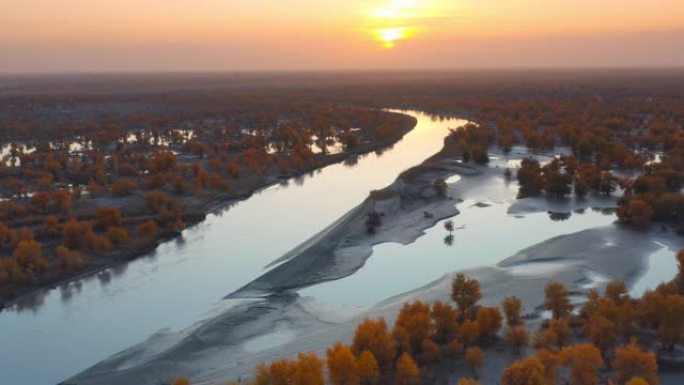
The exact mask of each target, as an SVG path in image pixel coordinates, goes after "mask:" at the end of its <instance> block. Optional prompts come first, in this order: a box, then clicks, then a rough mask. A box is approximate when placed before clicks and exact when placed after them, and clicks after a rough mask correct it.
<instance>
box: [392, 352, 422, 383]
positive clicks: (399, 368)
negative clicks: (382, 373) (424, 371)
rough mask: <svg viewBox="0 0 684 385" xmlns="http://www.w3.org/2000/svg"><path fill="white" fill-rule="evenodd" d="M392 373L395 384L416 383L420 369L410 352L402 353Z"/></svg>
mask: <svg viewBox="0 0 684 385" xmlns="http://www.w3.org/2000/svg"><path fill="white" fill-rule="evenodd" d="M394 375H395V378H396V383H397V385H416V384H418V380H419V378H420V377H419V376H420V369H419V368H418V365H417V364H416V362H415V361H414V360H413V358H412V357H411V355H410V354H408V353H403V354H402V355H401V356H400V357H399V359H398V360H397V365H396V369H395V373H394Z"/></svg>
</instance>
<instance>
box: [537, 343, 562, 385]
mask: <svg viewBox="0 0 684 385" xmlns="http://www.w3.org/2000/svg"><path fill="white" fill-rule="evenodd" d="M535 357H536V358H537V359H538V360H539V362H541V363H542V365H543V366H544V385H556V381H557V379H558V368H559V366H560V357H559V356H558V354H557V353H554V352H552V351H550V350H547V349H540V350H537V354H536V355H535Z"/></svg>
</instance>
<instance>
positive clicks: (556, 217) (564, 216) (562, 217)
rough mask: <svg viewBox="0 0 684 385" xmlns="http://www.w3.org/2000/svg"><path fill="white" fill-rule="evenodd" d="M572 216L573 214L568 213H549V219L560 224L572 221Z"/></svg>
mask: <svg viewBox="0 0 684 385" xmlns="http://www.w3.org/2000/svg"><path fill="white" fill-rule="evenodd" d="M571 216H572V213H570V212H567V213H554V212H552V211H549V218H551V220H552V221H555V222H559V221H566V220H568V219H570V217H571Z"/></svg>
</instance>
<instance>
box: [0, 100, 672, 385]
mask: <svg viewBox="0 0 684 385" xmlns="http://www.w3.org/2000/svg"><path fill="white" fill-rule="evenodd" d="M405 113H407V114H409V115H412V116H414V117H415V118H416V119H417V120H418V124H417V126H416V127H415V128H414V129H413V130H412V131H411V132H409V133H408V134H407V135H406V136H405V137H404V138H403V139H402V140H400V141H399V142H398V143H396V144H395V145H394V146H393V147H392V148H391V149H387V150H385V151H384V152H383V153H382V154H377V153H372V154H369V155H366V156H363V157H360V158H359V159H358V162H356V163H355V164H354V165H353V166H352V165H344V164H337V165H331V166H328V167H325V168H323V169H321V170H319V171H317V172H315V173H313V174H312V175H308V176H306V177H303V178H299V179H297V180H291V181H289V183H288V184H287V185H276V186H272V187H269V188H266V189H263V190H261V191H259V192H257V193H255V194H254V195H253V196H252V197H250V198H249V199H247V200H245V201H241V202H238V203H236V204H234V205H232V206H231V207H229V208H227V209H225V210H223V211H222V212H221V213H217V214H212V215H209V216H208V217H207V219H206V220H205V221H204V222H202V223H201V224H199V225H197V226H194V227H193V228H190V229H187V230H185V231H184V232H183V237H182V240H174V241H170V242H167V243H165V244H163V245H161V246H160V247H159V248H158V249H157V250H156V252H154V253H152V254H150V255H148V256H145V257H142V258H140V259H137V260H135V261H132V262H130V263H128V264H126V265H122V266H119V267H115V268H111V269H108V270H106V271H104V272H101V273H100V274H97V275H95V276H92V277H89V278H84V279H82V280H79V281H76V282H72V283H70V284H68V285H64V286H63V287H58V288H55V289H51V290H46V291H44V292H42V293H38V294H37V295H35V296H33V297H32V298H31V299H30V300H29V301H25V302H27V304H26V305H24V306H21V307H19V306H15V307H13V308H9V309H5V310H4V311H2V312H1V313H0V353H1V355H2V359H1V360H0V373H1V375H2V383H6V384H17V385H49V384H56V383H57V382H59V381H61V380H64V379H66V378H68V377H70V376H72V375H74V374H76V373H78V372H80V371H81V370H83V369H86V368H87V367H89V366H91V365H93V364H95V363H96V362H98V361H100V360H102V359H104V358H106V357H108V356H110V355H112V354H114V353H116V352H118V351H120V350H122V349H125V348H127V347H129V346H131V345H133V344H135V343H138V342H140V341H142V340H144V339H145V338H146V337H148V336H150V335H151V334H152V333H154V332H156V331H159V330H160V329H163V328H173V329H179V328H183V327H186V326H189V325H190V324H192V323H193V322H195V321H197V320H199V319H201V318H203V317H204V316H206V315H207V314H208V312H210V311H211V310H212V308H214V307H215V305H216V304H218V303H219V301H220V300H221V298H222V297H224V296H225V295H227V294H229V293H231V292H233V291H234V290H236V289H238V288H240V287H241V286H243V285H245V284H246V283H248V282H249V281H251V280H253V279H255V278H257V277H258V276H259V275H261V274H263V273H264V272H265V270H264V266H266V265H267V264H268V263H269V262H271V261H273V260H274V259H276V258H278V257H280V256H281V255H283V254H284V253H286V252H287V251H289V250H291V249H292V248H294V247H295V246H297V245H298V244H300V243H301V242H303V241H305V240H307V239H308V238H309V237H311V236H312V235H313V234H315V233H317V232H318V231H320V230H321V229H323V228H324V227H326V226H328V225H329V224H331V223H332V222H334V221H335V220H336V219H338V218H339V217H340V216H342V215H343V214H345V213H346V212H347V211H349V210H350V209H352V208H353V207H354V206H356V205H358V204H359V203H360V202H361V201H362V200H363V199H364V198H366V196H367V195H368V193H369V191H371V190H373V189H378V188H382V187H385V186H386V185H388V184H390V183H392V182H393V181H394V180H395V179H396V177H397V175H398V174H399V173H400V172H401V171H403V170H405V169H407V168H409V167H411V166H414V165H416V164H418V163H420V162H422V161H423V160H424V159H426V158H427V157H429V156H430V155H432V154H434V153H435V152H437V151H438V150H439V149H440V148H441V146H442V143H443V139H444V137H445V136H446V134H447V133H448V130H449V128H455V127H457V126H460V125H462V124H464V123H466V121H464V120H459V119H447V120H441V121H440V120H433V119H432V118H431V117H430V116H428V115H425V114H423V113H421V112H416V111H408V112H405ZM499 161H500V162H504V163H503V165H505V161H506V160H505V159H501V160H499ZM488 188H492V189H493V191H497V193H496V194H495V195H496V197H490V196H487V192H486V191H483V194H482V197H481V198H482V199H479V197H478V202H481V201H484V202H487V203H488V204H490V206H488V207H478V206H476V205H474V204H475V203H477V202H475V201H466V202H464V203H461V204H459V209H460V210H461V211H462V214H461V215H459V216H457V217H456V218H455V220H454V221H455V222H456V225H457V226H459V225H462V224H465V225H466V228H465V229H464V230H459V231H457V232H456V233H455V234H454V235H455V239H454V244H453V246H451V247H447V246H445V245H444V244H443V242H442V241H443V237H444V235H445V232H444V229H443V228H442V226H441V224H440V225H439V226H436V227H434V228H433V229H430V230H429V231H428V232H427V235H426V236H424V237H422V238H420V239H419V240H418V241H417V242H415V243H413V244H411V245H410V246H401V245H397V244H385V245H378V246H376V247H375V249H374V255H373V257H372V258H371V259H370V260H369V262H368V264H367V265H366V266H365V267H364V268H363V269H361V270H359V271H358V272H357V273H356V274H354V275H352V276H350V277H348V278H346V279H342V280H339V281H336V282H328V283H324V284H321V285H318V286H314V287H311V288H309V289H304V290H302V291H301V294H302V295H311V296H314V297H317V298H318V299H319V300H322V301H331V302H334V303H345V304H350V305H358V306H366V305H370V304H372V303H374V302H376V301H378V300H381V299H384V298H386V297H388V296H391V295H394V294H397V293H400V292H402V291H406V290H411V289H415V288H417V287H420V286H422V285H425V284H427V283H428V282H430V281H431V280H434V279H436V278H438V277H439V276H441V275H442V274H444V273H445V272H448V271H453V270H457V269H460V268H465V267H471V266H474V265H493V264H495V263H496V262H498V261H499V260H500V259H502V258H503V257H506V256H508V255H510V254H512V253H514V252H515V251H517V250H519V249H522V248H524V247H526V246H529V245H531V244H533V243H536V242H541V241H543V240H545V239H548V238H550V237H552V236H556V235H560V234H567V233H572V232H575V231H579V230H582V229H586V228H590V227H596V226H603V225H606V224H609V223H611V222H612V221H613V220H614V217H612V216H610V215H604V214H601V213H598V212H593V211H587V212H586V213H585V214H575V215H572V216H571V217H570V218H569V219H568V220H566V221H562V222H552V221H551V220H550V219H549V217H548V215H547V214H546V213H540V214H529V215H526V216H525V217H524V218H520V217H514V216H512V215H509V214H507V212H506V209H507V207H508V203H510V199H512V198H511V197H512V196H513V195H514V191H513V190H512V189H513V188H514V186H509V185H504V184H503V182H502V184H501V185H500V186H488ZM502 191H503V193H502ZM502 196H503V197H508V198H509V199H503V200H501V197H502ZM522 221H524V222H525V225H524V226H521V222H522ZM530 226H532V227H534V228H537V229H540V231H538V232H535V233H531V232H530V231H529V228H530ZM492 232H493V233H496V234H507V235H506V236H502V237H501V238H500V239H497V240H496V242H492V241H491V238H489V235H488V234H491V233H492ZM426 262H427V263H426ZM666 270H669V269H666ZM388 271H391V272H392V274H389V275H388V274H387V273H388ZM670 271H672V270H670ZM379 276H383V277H388V276H391V277H393V278H392V279H391V280H387V282H384V284H383V285H378V284H377V282H378V280H377V277H379ZM653 279H659V276H656V277H655V278H653ZM341 293H344V294H343V295H342V294H341ZM222 306H225V301H224V302H223V304H222Z"/></svg>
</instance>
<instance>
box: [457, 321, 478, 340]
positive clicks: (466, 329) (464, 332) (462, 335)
mask: <svg viewBox="0 0 684 385" xmlns="http://www.w3.org/2000/svg"><path fill="white" fill-rule="evenodd" d="M480 334H481V332H480V324H479V323H477V321H475V320H469V319H467V320H465V321H463V323H462V324H461V326H460V327H459V329H458V338H459V340H460V341H461V342H463V344H465V345H471V344H472V343H474V342H475V341H477V340H478V339H479V338H480Z"/></svg>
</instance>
